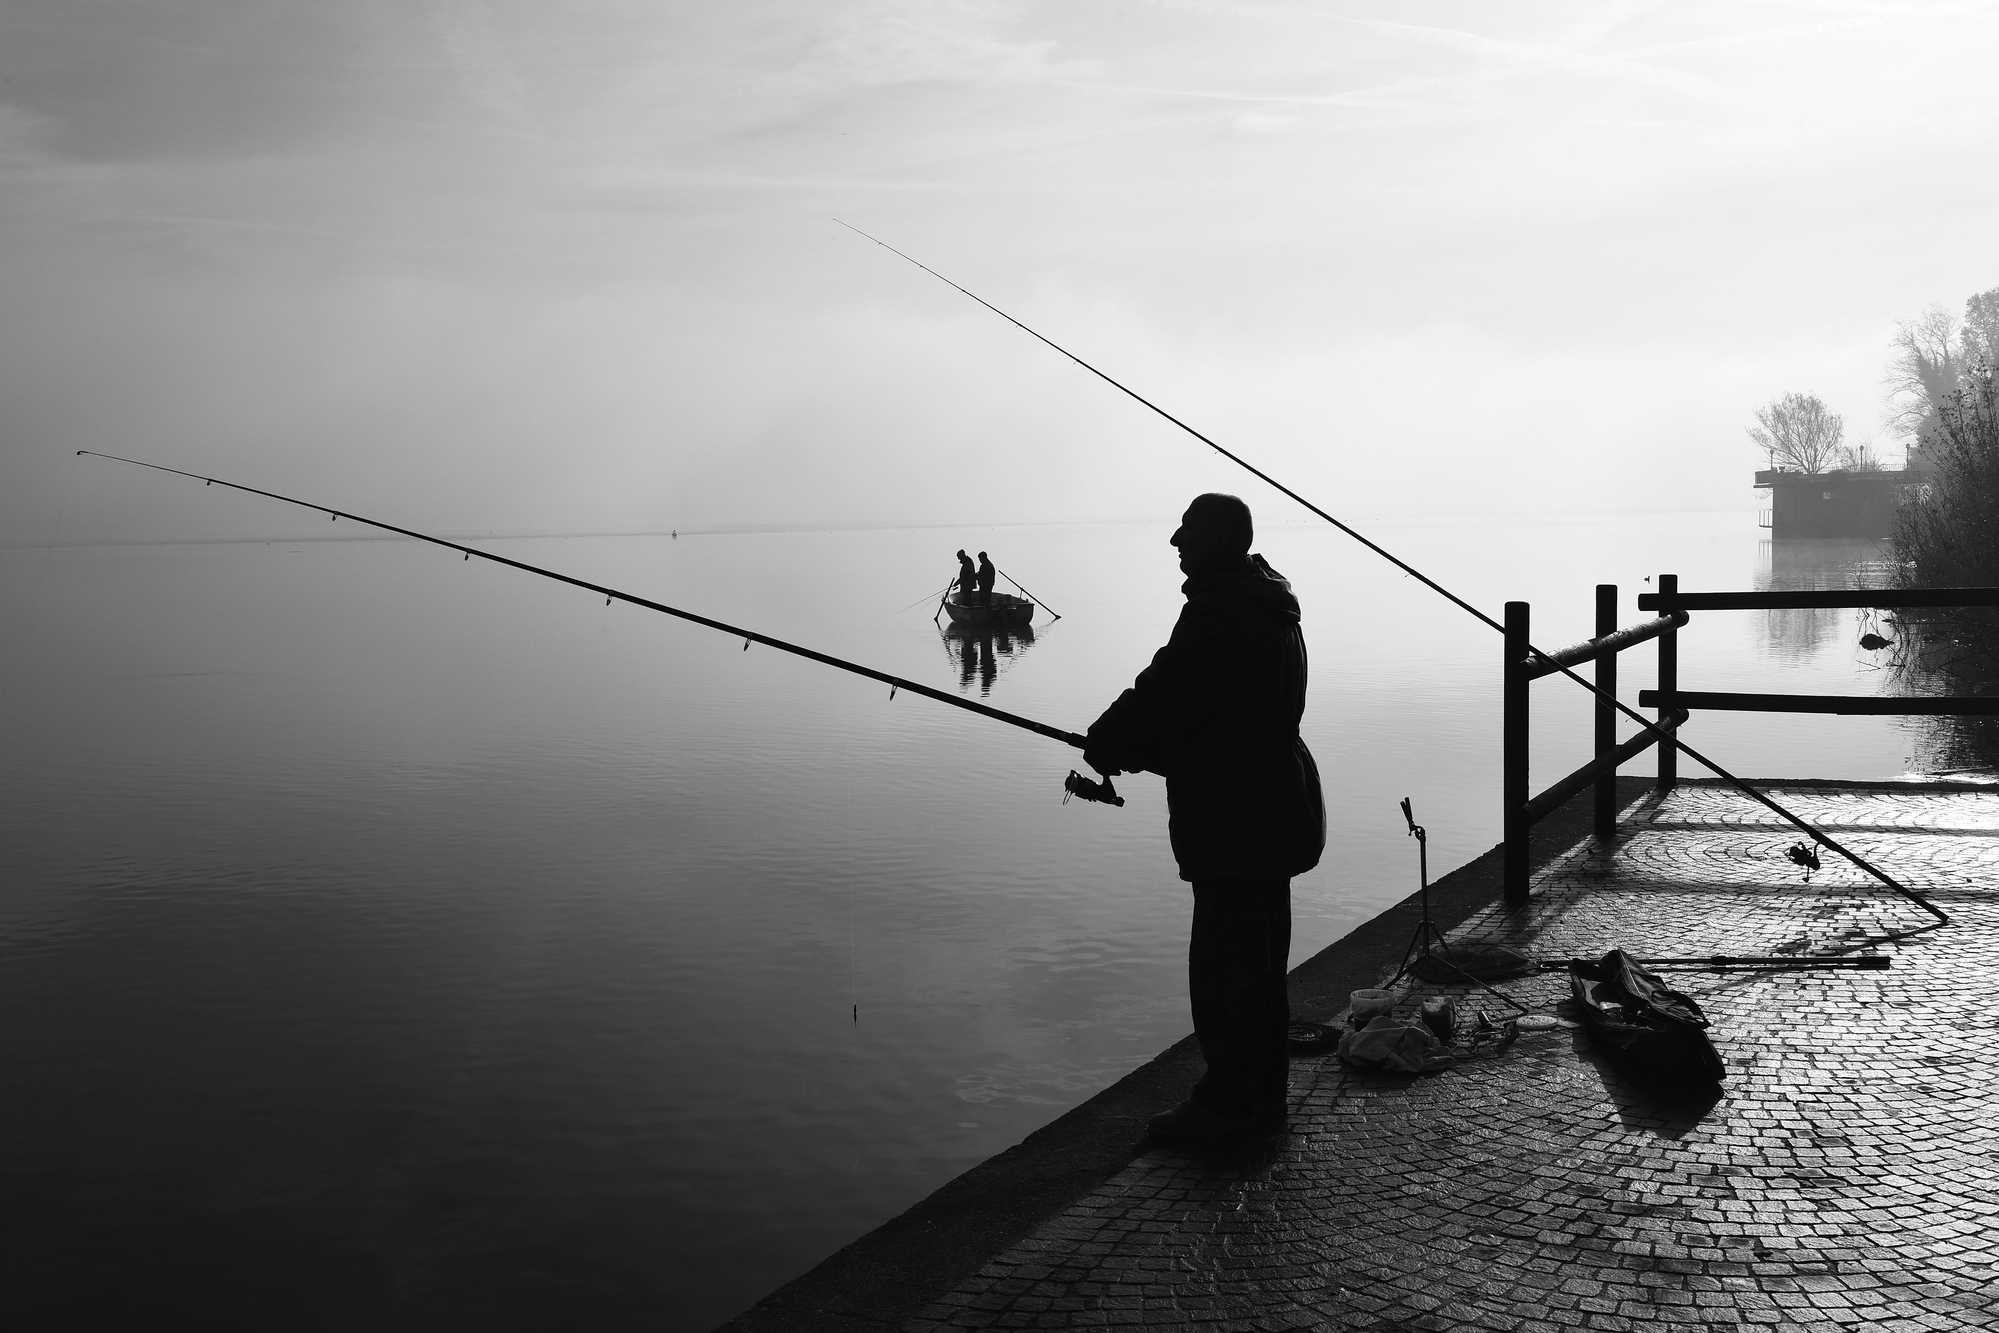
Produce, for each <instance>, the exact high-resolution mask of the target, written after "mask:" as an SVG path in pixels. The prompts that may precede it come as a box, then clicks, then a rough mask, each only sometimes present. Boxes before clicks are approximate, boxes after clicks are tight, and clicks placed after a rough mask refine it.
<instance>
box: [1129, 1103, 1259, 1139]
mask: <svg viewBox="0 0 1999 1333" xmlns="http://www.w3.org/2000/svg"><path fill="white" fill-rule="evenodd" d="M1146 1127H1147V1129H1148V1131H1149V1132H1150V1133H1151V1136H1152V1137H1153V1138H1155V1139H1164V1140H1166V1141H1167V1142H1171V1143H1187V1142H1193V1141H1197V1140H1201V1139H1225V1138H1232V1137H1234V1136H1236V1135H1238V1134H1249V1133H1253V1132H1254V1131H1256V1130H1259V1129H1262V1128H1264V1127H1265V1118H1264V1117H1263V1116H1260V1115H1258V1114H1257V1113H1256V1112H1254V1111H1218V1110H1216V1109H1215V1108H1214V1107H1212V1106H1203V1105H1202V1104H1201V1103H1199V1102H1181V1103H1180V1104H1179V1105H1178V1106H1176V1107H1174V1108H1173V1109H1172V1110H1170V1111H1162V1112H1160V1113H1159V1114H1158V1115H1156V1116H1154V1117H1152V1119H1151V1120H1149V1121H1147V1122H1146Z"/></svg>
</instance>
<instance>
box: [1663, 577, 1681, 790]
mask: <svg viewBox="0 0 1999 1333" xmlns="http://www.w3.org/2000/svg"><path fill="white" fill-rule="evenodd" d="M1679 591H1680V576H1679V575H1678V574H1661V575H1660V576H1659V614H1660V615H1662V616H1670V615H1672V614H1673V612H1675V611H1677V610H1679V609H1680V607H1679V602H1678V594H1679ZM1679 688H1680V632H1679V631H1678V630H1676V629H1669V630H1667V631H1666V632H1665V633H1664V634H1661V635H1660V636H1659V720H1660V721H1661V722H1662V723H1663V722H1664V721H1665V720H1666V719H1667V718H1668V717H1669V716H1671V715H1672V712H1673V709H1674V708H1675V707H1677V706H1678V701H1677V700H1676V699H1674V697H1673V696H1674V695H1675V694H1676V693H1677V692H1678V691H1679ZM1679 759H1680V750H1679V747H1678V746H1676V745H1674V744H1673V742H1672V741H1670V740H1661V741H1660V742H1659V790H1660V791H1662V792H1664V791H1671V790H1672V789H1673V786H1674V784H1675V783H1677V782H1678V781H1679V780H1680V765H1679Z"/></svg>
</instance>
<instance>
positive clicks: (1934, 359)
mask: <svg viewBox="0 0 1999 1333" xmlns="http://www.w3.org/2000/svg"><path fill="white" fill-rule="evenodd" d="M1957 341H1958V325H1957V317H1956V316H1955V315H1952V314H1951V313H1950V311H1948V310H1946V309H1944V308H1943V307H1942V306H1940V305H1933V306H1931V307H1930V308H1929V309H1927V310H1925V311H1923V313H1922V314H1920V315H1918V316H1916V317H1915V318H1914V319H1905V320H1903V321H1902V322H1901V323H1899V324H1897V325H1896V326H1895V336H1894V338H1892V339H1891V340H1890V341H1889V344H1888V346H1889V348H1890V349H1891V350H1890V353H1889V358H1888V379H1887V384H1888V424H1889V426H1890V427H1892V428H1893V429H1895V430H1897V431H1899V432H1901V433H1902V434H1903V435H1904V436H1906V437H1907V438H1908V440H1909V441H1910V442H1911V443H1920V442H1921V441H1922V438H1923V435H1924V433H1925V432H1926V431H1928V430H1929V428H1930V427H1931V425H1932V424H1933V423H1934V422H1935V421H1936V414H1937V408H1938V407H1940V406H1941V405H1942V404H1944V403H1945V402H1947V401H1949V399H1950V396H1951V395H1952V394H1953V393H1956V392H1957V390H1958V386H1959V383H1960V381H1961V380H1962V378H1963V373H1962V372H1963V369H1964V363H1963V362H1962V361H1961V360H1960V359H1959V358H1958V352H1957V347H1956V343H1957Z"/></svg>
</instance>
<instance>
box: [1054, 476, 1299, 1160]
mask: <svg viewBox="0 0 1999 1333" xmlns="http://www.w3.org/2000/svg"><path fill="white" fill-rule="evenodd" d="M1253 535H1254V528H1253V526H1252V524H1251V522H1250V514H1249V506H1248V505H1246V504H1244V503H1243V502H1242V501H1241V500H1239V499H1237V498H1236V497H1235V496H1233V495H1215V494H1210V495H1200V496H1196V497H1195V498H1194V502H1193V503H1192V504H1190V505H1188V506H1187V512H1186V514H1185V515H1184V516H1183V517H1182V519H1181V522H1180V526H1179V528H1178V529H1177V530H1176V531H1175V532H1174V533H1173V537H1172V542H1173V545H1174V546H1175V547H1177V548H1178V549H1179V552H1180V569H1181V572H1183V573H1184V574H1185V575H1186V576H1187V581H1186V582H1185V583H1184V584H1182V585H1181V591H1182V592H1183V593H1184V594H1185V595H1186V598H1187V604H1186V606H1185V607H1183V608H1182V609H1181V612H1180V619H1179V620H1178V621H1177V622H1176V623H1175V624H1174V626H1173V634H1172V636H1171V638H1169V639H1168V640H1167V643H1166V646H1165V647H1164V648H1161V649H1160V650H1159V651H1158V653H1156V654H1155V655H1154V656H1153V659H1152V664H1151V665H1150V666H1148V667H1147V668H1146V669H1145V670H1144V671H1142V672H1140V673H1139V675H1138V679H1137V680H1135V681H1134V682H1133V683H1132V687H1131V688H1130V689H1128V690H1126V691H1125V692H1124V693H1123V694H1121V695H1119V696H1118V698H1117V701H1116V702H1115V703H1113V704H1112V705H1111V706H1110V707H1109V708H1107V709H1105V710H1104V714H1103V716H1101V717H1099V718H1098V719H1097V720H1096V722H1094V723H1093V724H1092V725H1091V727H1090V731H1089V735H1088V736H1087V737H1086V738H1085V740H1086V744H1085V746H1084V749H1083V759H1084V762H1086V763H1088V764H1089V765H1090V767H1092V768H1094V769H1096V770H1097V771H1098V772H1099V773H1102V774H1103V775H1104V776H1106V777H1114V776H1116V775H1117V774H1118V773H1120V772H1127V771H1138V770H1141V769H1143V770H1148V771H1150V772H1154V773H1158V774H1160V775H1162V776H1163V777H1165V779H1166V809H1167V831H1168V836H1169V837H1170V838H1171V840H1172V845H1173V857H1174V859H1175V860H1176V861H1177V862H1178V863H1179V868H1180V878H1181V879H1183V880H1187V881H1188V882H1189V883H1190V884H1191V885H1192V888H1193V898H1194V920H1193V928H1192V932H1191V936H1190V939H1189V942H1188V948H1187V984H1188V991H1189V995H1190V998H1191V999H1192V1002H1193V1010H1194V1033H1195V1036H1196V1037H1197V1038H1198V1040H1199V1042H1200V1046H1201V1054H1202V1056H1203V1057H1204V1058H1205V1059H1206V1061H1207V1066H1208V1067H1207V1072H1206V1073H1205V1074H1203V1075H1202V1077H1201V1080H1200V1082H1199V1083H1197V1084H1196V1085H1195V1087H1194V1093H1193V1096H1192V1097H1191V1098H1190V1099H1189V1100H1188V1101H1186V1102H1183V1103H1182V1104H1181V1105H1179V1106H1176V1107H1174V1108H1173V1109H1172V1110H1170V1111H1166V1112H1164V1113H1162V1114H1160V1115H1156V1116H1154V1117H1153V1118H1152V1121H1151V1131H1152V1133H1153V1135H1154V1136H1155V1137H1158V1138H1163V1139H1209V1138H1220V1137H1223V1136H1227V1135H1233V1134H1241V1133H1247V1132H1252V1131H1256V1130H1262V1129H1267V1128H1274V1127H1277V1126H1281V1125H1282V1124H1283V1122H1284V1118H1285V1112H1286V1109H1287V1086H1288V1079H1289V1058H1288V1046H1287V1040H1288V1035H1289V1028H1290V1023H1291V1013H1290V1004H1289V1000H1288V997H1287V995H1286V991H1285V978H1286V974H1287V972H1288V970H1289V965H1290V951H1291V877H1292V876H1293V875H1300V874H1303V873H1304V872H1305V871H1307V870H1310V869H1311V868H1312V867H1313V866H1315V865H1317V864H1318V863H1319V856H1320V853H1321V852H1323V851H1324V850H1325V844H1326V812H1325V802H1324V798H1323V796H1322V795H1321V792H1320V789H1319V770H1318V766H1317V765H1316V764H1315V763H1314V762H1313V759H1312V754H1311V751H1310V750H1308V749H1306V748H1305V743H1304V741H1303V740H1301V739H1300V738H1299V735H1298V723H1299V719H1300V718H1301V717H1302V716H1303V715H1304V711H1305V638H1304V634H1303V632H1302V630H1301V628H1300V616H1299V610H1298V599H1297V598H1295V597H1294V596H1292V594H1291V585H1290V584H1289V583H1287V582H1286V581H1285V580H1284V579H1283V577H1282V576H1280V575H1279V574H1278V573H1277V571H1276V570H1274V569H1272V568H1271V567H1270V565H1269V564H1268V563H1267V562H1266V561H1265V560H1264V559H1263V557H1262V556H1260V555H1251V554H1250V550H1249V547H1250V542H1251V539H1252V537H1253Z"/></svg>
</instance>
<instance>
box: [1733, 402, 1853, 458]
mask: <svg viewBox="0 0 1999 1333" xmlns="http://www.w3.org/2000/svg"><path fill="white" fill-rule="evenodd" d="M1748 429H1749V438H1750V439H1752V440H1754V441H1756V444H1757V447H1758V448H1760V449H1762V450H1763V452H1764V453H1765V454H1766V455H1768V457H1769V459H1770V467H1771V468H1772V469H1773V470H1783V471H1788V472H1823V471H1825V470H1826V469H1827V468H1828V467H1831V466H1833V465H1834V464H1837V463H1839V462H1841V453H1842V451H1841V448H1840V437H1841V435H1843V434H1844V433H1845V430H1846V424H1845V423H1844V422H1843V421H1841V420H1840V418H1839V414H1838V413H1837V412H1833V411H1830V410H1829V409H1828V408H1827V407H1826V405H1825V402H1824V400H1823V399H1821V398H1820V397H1819V396H1818V395H1817V394H1815V393H1787V394H1785V395H1784V396H1783V397H1782V398H1777V399H1773V400H1771V401H1770V402H1768V403H1765V404H1764V405H1763V406H1761V407H1759V408H1757V409H1756V424H1755V425H1754V426H1751V427H1749V428H1748Z"/></svg>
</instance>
